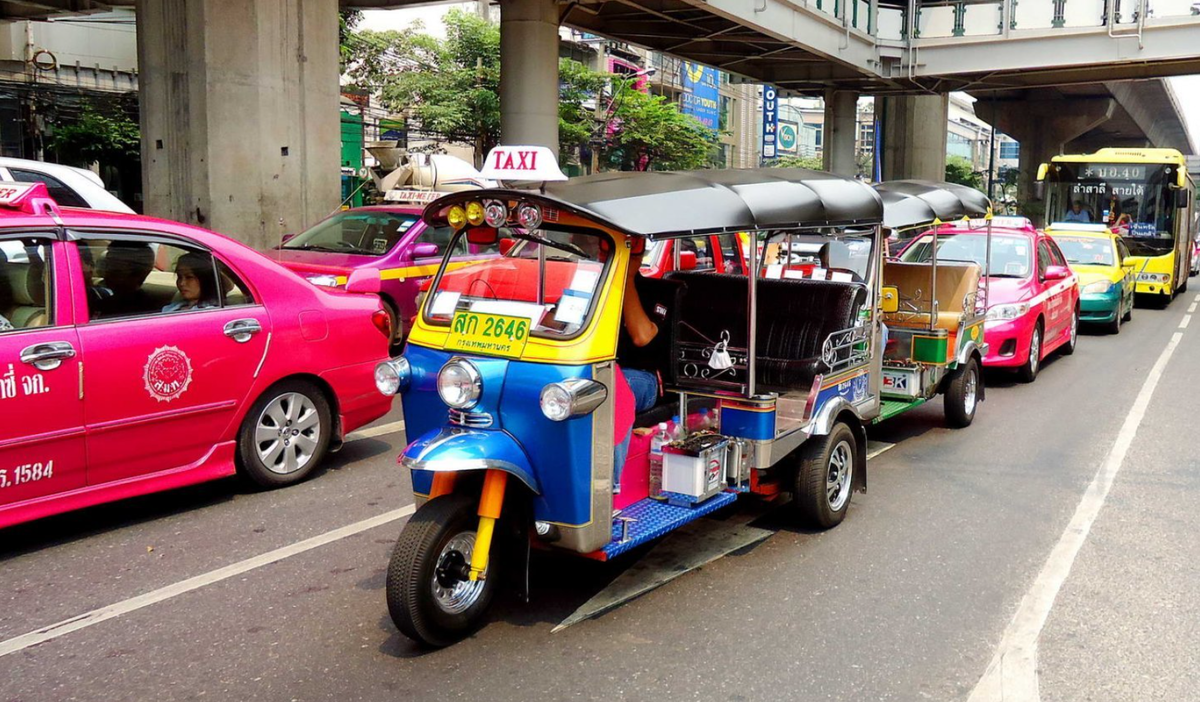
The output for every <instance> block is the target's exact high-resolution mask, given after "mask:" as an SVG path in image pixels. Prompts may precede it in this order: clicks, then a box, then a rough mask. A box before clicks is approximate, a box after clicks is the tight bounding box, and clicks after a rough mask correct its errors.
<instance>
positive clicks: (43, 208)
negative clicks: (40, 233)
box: [0, 181, 58, 216]
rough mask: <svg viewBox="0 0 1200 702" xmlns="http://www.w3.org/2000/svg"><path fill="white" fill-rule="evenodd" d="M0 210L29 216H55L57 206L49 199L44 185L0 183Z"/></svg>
mask: <svg viewBox="0 0 1200 702" xmlns="http://www.w3.org/2000/svg"><path fill="white" fill-rule="evenodd" d="M0 208H3V209H10V210H19V211H21V212H25V213H29V214H41V213H43V212H45V213H49V214H53V215H55V216H57V213H58V205H57V204H56V203H55V202H54V199H53V198H51V197H50V192H49V191H48V190H46V184H45V183H18V182H15V181H0Z"/></svg>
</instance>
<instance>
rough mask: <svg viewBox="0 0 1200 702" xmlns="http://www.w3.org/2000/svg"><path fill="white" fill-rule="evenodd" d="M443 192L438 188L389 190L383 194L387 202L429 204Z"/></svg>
mask: <svg viewBox="0 0 1200 702" xmlns="http://www.w3.org/2000/svg"><path fill="white" fill-rule="evenodd" d="M442 195H445V193H443V192H438V191H437V190H412V189H405V190H389V191H387V192H386V193H384V195H383V199H384V201H385V202H415V203H419V204H422V205H427V204H429V203H431V202H433V201H434V200H436V199H438V198H439V197H441V196H442Z"/></svg>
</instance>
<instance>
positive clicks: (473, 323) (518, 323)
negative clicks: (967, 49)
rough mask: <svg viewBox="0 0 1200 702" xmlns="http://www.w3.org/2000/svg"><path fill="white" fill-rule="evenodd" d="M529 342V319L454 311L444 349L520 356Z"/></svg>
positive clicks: (507, 356)
mask: <svg viewBox="0 0 1200 702" xmlns="http://www.w3.org/2000/svg"><path fill="white" fill-rule="evenodd" d="M527 341H529V320H528V319H526V318H524V317H509V316H506V315H502V314H484V313H482V312H458V313H455V315H454V321H453V322H451V323H450V336H449V337H448V338H447V339H446V345H445V347H444V348H445V350H447V351H466V352H467V353H478V354H484V355H487V356H503V357H505V358H520V356H521V353H522V352H524V351H525V343H526V342H527Z"/></svg>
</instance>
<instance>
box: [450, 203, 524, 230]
mask: <svg viewBox="0 0 1200 702" xmlns="http://www.w3.org/2000/svg"><path fill="white" fill-rule="evenodd" d="M511 215H512V212H510V211H509V206H508V205H506V204H505V203H503V202H501V201H499V200H484V201H482V202H481V201H479V200H471V201H470V202H467V203H465V204H462V205H454V206H452V207H451V208H450V211H449V212H447V213H446V222H447V223H449V224H450V226H451V227H453V228H454V229H456V230H458V229H462V228H463V227H465V226H467V225H470V226H472V227H478V226H480V225H483V224H486V225H488V226H489V227H496V228H499V227H503V226H504V225H506V224H508V223H509V217H510V216H511ZM516 223H517V224H518V225H520V226H521V227H522V228H524V229H527V230H533V229H537V228H538V227H540V226H542V209H541V208H540V207H538V206H537V205H531V204H529V203H523V204H520V205H517V207H516Z"/></svg>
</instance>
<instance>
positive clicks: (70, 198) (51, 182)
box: [8, 168, 91, 207]
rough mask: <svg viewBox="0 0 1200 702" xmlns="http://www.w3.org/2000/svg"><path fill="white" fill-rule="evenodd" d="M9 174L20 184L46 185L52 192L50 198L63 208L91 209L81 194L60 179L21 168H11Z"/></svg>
mask: <svg viewBox="0 0 1200 702" xmlns="http://www.w3.org/2000/svg"><path fill="white" fill-rule="evenodd" d="M8 172H9V173H11V174H12V179H13V180H15V181H17V182H18V183H45V184H46V190H48V191H49V192H50V197H52V198H54V201H55V202H57V203H58V204H59V205H61V206H62V207H91V205H89V204H88V203H87V200H84V199H83V198H82V197H80V196H79V193H77V192H75V191H74V190H72V189H71V188H70V187H68V186H67V184H66V183H64V182H62V181H61V180H59V179H58V178H55V177H54V176H51V175H46V174H45V173H38V172H37V171H26V170H23V169H20V168H10V169H8Z"/></svg>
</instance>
